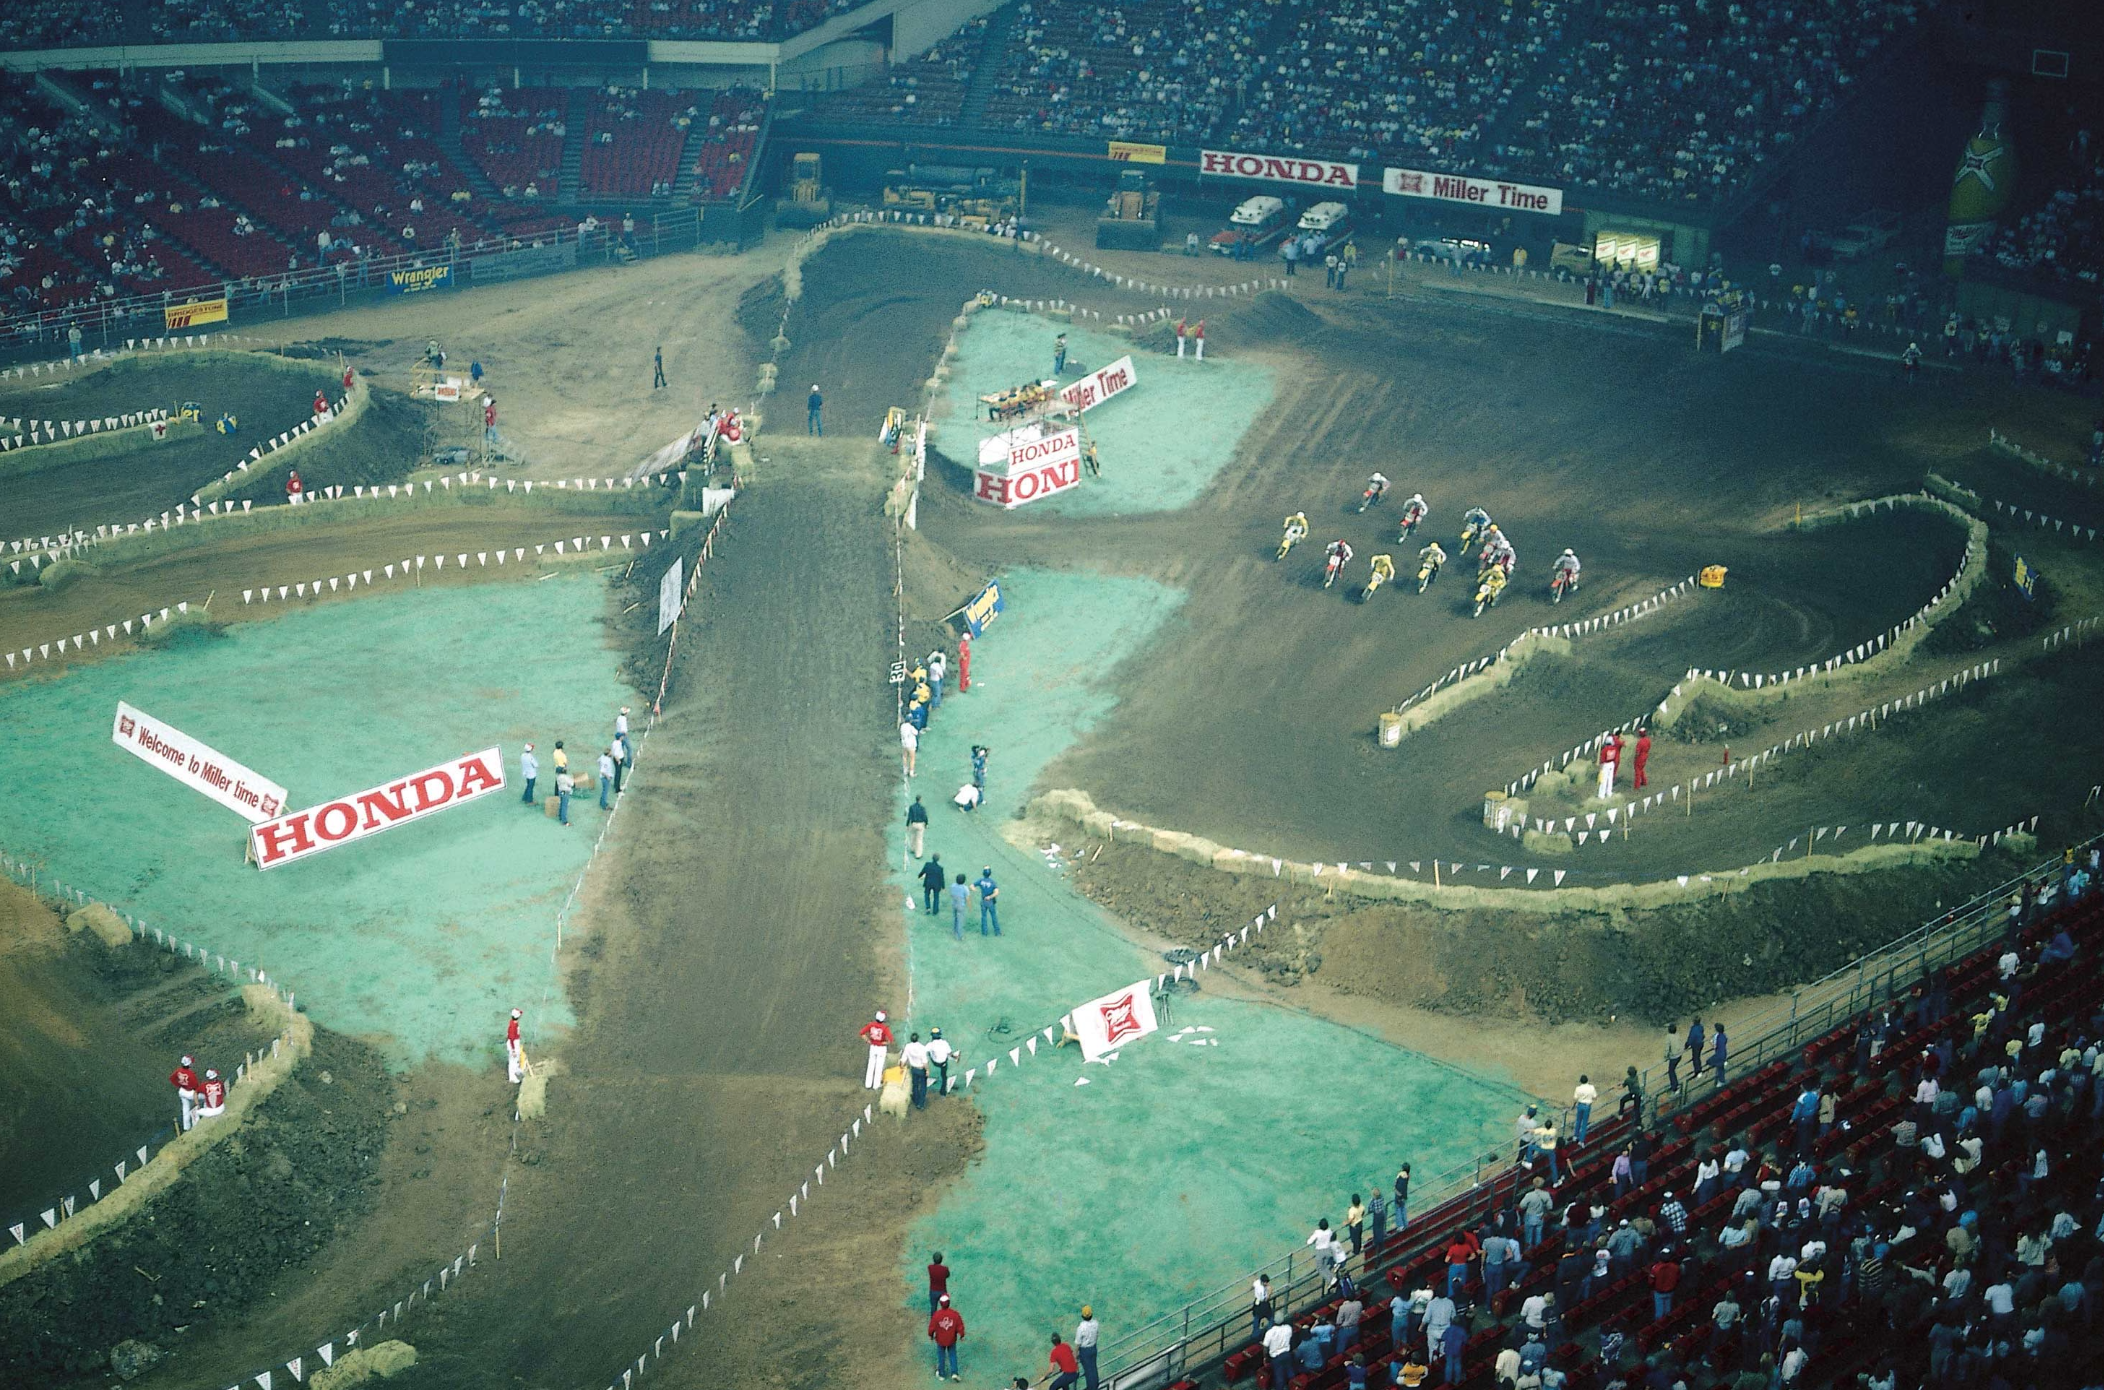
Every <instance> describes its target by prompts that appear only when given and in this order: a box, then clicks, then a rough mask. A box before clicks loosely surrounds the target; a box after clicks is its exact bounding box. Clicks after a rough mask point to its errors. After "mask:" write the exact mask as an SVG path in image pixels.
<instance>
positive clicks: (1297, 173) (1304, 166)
mask: <svg viewBox="0 0 2104 1390" xmlns="http://www.w3.org/2000/svg"><path fill="white" fill-rule="evenodd" d="M1198 172H1199V173H1201V174H1218V175H1220V176H1222V177H1223V178H1230V179H1270V180H1273V181H1274V182H1277V183H1304V184H1311V185H1313V186H1314V187H1317V188H1357V187H1358V186H1359V166H1358V165H1356V164H1339V163H1338V162H1337V161H1336V160H1334V159H1303V158H1301V157H1300V156H1299V155H1271V154H1235V153H1234V152H1233V151H1231V150H1200V151H1199V152H1198Z"/></svg>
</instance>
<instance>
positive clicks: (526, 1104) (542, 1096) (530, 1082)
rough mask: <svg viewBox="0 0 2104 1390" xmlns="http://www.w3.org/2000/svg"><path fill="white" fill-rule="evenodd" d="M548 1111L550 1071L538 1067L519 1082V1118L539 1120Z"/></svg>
mask: <svg viewBox="0 0 2104 1390" xmlns="http://www.w3.org/2000/svg"><path fill="white" fill-rule="evenodd" d="M547 1113H548V1072H547V1070H546V1069H545V1068H536V1069H534V1070H533V1071H530V1072H528V1073H526V1079H525V1080H524V1081H521V1082H520V1083H519V1118H520V1119H522V1120H538V1119H540V1118H541V1117H542V1116H543V1115H545V1114H547Z"/></svg>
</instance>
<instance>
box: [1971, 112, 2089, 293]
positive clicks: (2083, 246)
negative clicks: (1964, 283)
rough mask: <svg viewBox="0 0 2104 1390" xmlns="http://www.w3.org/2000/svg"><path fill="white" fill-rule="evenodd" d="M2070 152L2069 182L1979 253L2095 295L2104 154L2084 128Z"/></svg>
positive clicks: (2005, 265)
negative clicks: (2070, 168)
mask: <svg viewBox="0 0 2104 1390" xmlns="http://www.w3.org/2000/svg"><path fill="white" fill-rule="evenodd" d="M2068 154H2069V157H2070V160H2071V163H2072V169H2073V172H2072V174H2071V176H2070V177H2069V178H2068V179H2067V181H2066V182H2065V184H2064V185H2063V186H2061V187H2059V188H2056V189H2054V190H2053V192H2052V193H2051V194H2050V195H2049V196H2048V197H2047V198H2046V200H2045V202H2044V203H2043V204H2041V205H2040V206H2039V207H2037V208H2036V209H2034V210H2033V211H2031V212H2028V213H2025V214H2024V215H2023V216H2021V217H2018V218H2016V219H2014V220H2013V221H2010V222H2008V223H2007V224H2006V225H2004V226H2003V227H2002V228H2000V229H1999V230H1998V231H1997V232H1996V233H1995V234H1994V236H1993V237H1992V238H1991V239H1990V240H1989V241H1988V242H1987V243H1986V244H1985V245H1983V246H1981V247H1980V248H1979V249H1978V250H1976V251H1975V252H1974V253H1973V254H1974V255H1975V256H1980V257H1984V258H1986V259H1988V260H1991V261H1993V262H1994V263H1995V264H1997V265H1999V266H2002V267H2003V268H2004V269H2008V270H2016V271H2024V272H2028V273H2030V274H2033V275H2038V276H2043V277H2047V278H2050V279H2054V280H2061V281H2066V282H2072V283H2075V284H2080V285H2083V286H2086V287H2088V288H2089V289H2090V290H2091V291H2094V290H2095V288H2096V286H2097V284H2098V281H2099V277H2100V275H2104V150H2100V149H2099V148H2098V147H2097V144H2096V141H2095V140H2094V139H2092V137H2091V134H2090V132H2089V131H2088V130H2087V129H2083V130H2080V131H2077V132H2076V134H2075V137H2074V139H2073V140H2072V141H2071V142H2070V143H2069V147H2068Z"/></svg>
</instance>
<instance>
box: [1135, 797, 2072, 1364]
mask: <svg viewBox="0 0 2104 1390" xmlns="http://www.w3.org/2000/svg"><path fill="white" fill-rule="evenodd" d="M2100 841H2104V836H2096V837H2092V838H2091V839H2089V840H2086V841H2084V842H2082V843H2081V844H2079V845H2077V846H2076V850H2077V852H2078V853H2080V852H2084V851H2087V850H2088V849H2089V848H2091V847H2092V846H2094V845H2097V844H2098V843H2099V842H2100ZM2060 871H2061V861H2060V860H2059V859H2053V860H2049V861H2047V862H2045V863H2043V864H2040V865H2038V866H2037V867H2035V868H2032V869H2028V870H2026V871H2025V872H2023V873H2020V874H2018V875H2017V876H2016V877H2014V878H2012V879H2010V880H2009V881H2008V882H2006V883H2003V884H2001V885H1999V886H1997V887H1995V888H1991V889H1989V890H1987V891H1986V892H1984V893H1981V894H1979V895H1978V896H1976V897H1974V898H1973V899H1972V900H1971V901H1970V902H1968V903H1966V904H1965V905H1964V906H1962V907H1959V908H1956V909H1954V910H1952V911H1951V912H1948V913H1946V914H1944V915H1943V916H1941V917H1939V918H1937V919H1936V920H1934V921H1932V922H1928V923H1925V924H1923V925H1922V926H1920V927H1918V928H1916V929H1915V930H1914V931H1912V932H1909V933H1908V934H1907V935H1905V936H1903V937H1901V938H1899V939H1898V940H1896V941H1893V942H1890V943H1888V944H1886V945H1885V946H1883V947H1880V948H1879V949H1878V950H1876V951H1873V952H1871V953H1869V954H1868V955H1866V956H1864V957H1863V958H1862V959H1860V960H1858V961H1856V962H1855V963H1854V964H1852V965H1848V966H1845V967H1843V968H1841V969H1839V970H1835V971H1833V972H1831V973H1829V974H1827V975H1824V976H1822V977H1821V978H1819V979H1817V980H1814V981H1812V982H1810V983H1809V984H1805V985H1801V986H1799V987H1798V988H1796V989H1794V990H1792V991H1791V993H1790V998H1789V1001H1788V1002H1787V1003H1780V1002H1779V1003H1777V1004H1776V1006H1775V1007H1774V1008H1772V1009H1769V1010H1768V1011H1766V1012H1764V1013H1761V1014H1759V1015H1756V1016H1755V1017H1754V1018H1753V1019H1751V1020H1749V1021H1746V1022H1742V1023H1741V1024H1740V1025H1739V1028H1740V1031H1741V1032H1742V1033H1744V1034H1747V1035H1750V1037H1749V1040H1748V1041H1746V1042H1743V1043H1737V1044H1734V1045H1732V1047H1731V1049H1730V1050H1729V1051H1728V1052H1727V1054H1726V1056H1727V1060H1726V1066H1727V1068H1728V1069H1729V1070H1730V1071H1731V1072H1732V1073H1734V1074H1736V1075H1739V1076H1742V1077H1743V1076H1746V1075H1749V1074H1750V1073H1752V1072H1755V1071H1758V1070H1760V1069H1761V1068H1762V1067H1764V1066H1767V1065H1768V1064H1769V1063H1771V1062H1773V1061H1775V1060H1777V1059H1778V1058H1789V1057H1794V1056H1796V1055H1797V1053H1798V1051H1799V1049H1800V1048H1802V1047H1803V1046H1804V1045H1805V1044H1806V1043H1808V1042H1810V1041H1812V1040H1814V1039H1816V1038H1820V1037H1823V1036H1825V1035H1826V1034H1828V1033H1830V1032H1832V1031H1833V1030H1834V1029H1835V1028H1838V1027H1840V1026H1841V1025H1842V1024H1843V1023H1845V1022H1847V1021H1849V1020H1850V1019H1854V1018H1858V1017H1861V1016H1863V1015H1864V1014H1867V1013H1868V1012H1869V1011H1871V1010H1872V1009H1876V1008H1880V1007H1882V1006H1884V1005H1885V1004H1887V1003H1890V1002H1892V1001H1893V1000H1896V999H1900V998H1903V997H1904V996H1905V995H1906V994H1907V993H1908V992H1909V991H1910V990H1912V989H1913V988H1914V986H1915V985H1916V984H1917V983H1919V982H1920V981H1922V980H1923V979H1924V978H1925V977H1927V976H1928V975H1929V974H1930V972H1932V971H1935V970H1940V969H1942V968H1943V967H1944V966H1947V965H1950V964H1951V963H1953V962H1954V961H1958V960H1962V959H1964V958H1965V957H1967V956H1969V955H1971V954H1973V953H1974V952H1975V951H1977V950H1979V949H1980V948H1981V947H1982V946H1983V945H1985V944H1986V943H1988V942H1989V941H1992V940H1993V939H1995V938H1996V937H1998V936H2000V935H2002V934H2003V932H2004V931H2006V930H2007V923H2008V909H2009V905H2010V902H2011V900H2012V898H2013V897H2015V896H2016V895H2018V894H2020V893H2021V892H2022V890H2023V888H2024V886H2025V885H2026V884H2039V885H2042V886H2043V891H2042V892H2041V894H2040V897H2039V902H2038V905H2039V906H2040V907H2043V906H2045V905H2047V904H2048V903H2049V902H2050V901H2051V895H2052V893H2053V892H2055V891H2057V879H2058V876H2059V874H2060ZM2044 885H2052V886H2044ZM1663 1068H1664V1062H1663V1060H1661V1061H1660V1063H1659V1064H1657V1065H1655V1066H1653V1067H1650V1068H1647V1069H1646V1070H1644V1071H1643V1072H1641V1073H1639V1076H1640V1077H1641V1079H1642V1082H1643V1088H1644V1089H1643V1094H1644V1097H1645V1099H1644V1106H1643V1109H1642V1110H1641V1111H1640V1112H1639V1114H1638V1120H1639V1122H1640V1123H1641V1122H1646V1121H1648V1123H1650V1124H1652V1125H1657V1124H1659V1123H1662V1122H1663V1121H1665V1120H1668V1119H1670V1118H1671V1117H1672V1116H1673V1115H1675V1114H1677V1113H1679V1112H1680V1111H1682V1110H1685V1109H1687V1108H1688V1107H1689V1106H1692V1105H1694V1104H1696V1103H1698V1102H1700V1101H1702V1100H1704V1099H1707V1098H1708V1096H1709V1095H1711V1094H1713V1093H1714V1092H1715V1091H1716V1090H1718V1089H1719V1083H1718V1082H1717V1081H1716V1079H1715V1078H1716V1073H1715V1072H1714V1070H1711V1071H1705V1072H1703V1073H1702V1074H1701V1075H1700V1076H1694V1077H1689V1078H1686V1079H1685V1080H1683V1082H1682V1084H1681V1086H1680V1089H1679V1090H1678V1091H1669V1090H1668V1089H1667V1087H1666V1086H1665V1085H1664V1084H1663V1083H1664V1078H1663V1076H1661V1075H1660V1074H1659V1073H1660V1072H1661V1071H1662V1070H1663ZM1605 1101H1606V1097H1605V1096H1604V1095H1603V1097H1602V1102H1603V1103H1605ZM1550 1108H1552V1109H1553V1108H1555V1107H1550ZM1569 1118H1570V1117H1569V1115H1568V1114H1562V1115H1561V1116H1560V1121H1559V1125H1558V1129H1559V1132H1560V1133H1563V1134H1565V1135H1568V1134H1569V1133H1570V1132H1571V1127H1570V1125H1569V1123H1568V1120H1569ZM1608 1118H1609V1119H1612V1118H1613V1117H1612V1116H1610V1117H1608ZM1606 1122H1607V1121H1606V1120H1603V1121H1602V1123H1603V1124H1604V1123H1606ZM1511 1163H1512V1159H1511V1158H1510V1157H1509V1156H1508V1155H1507V1154H1506V1153H1505V1152H1502V1151H1501V1152H1493V1153H1488V1154H1485V1155H1483V1156H1482V1157H1481V1158H1478V1159H1474V1160H1472V1161H1469V1162H1465V1163H1461V1164H1457V1165H1456V1166H1454V1167H1453V1168H1450V1169H1447V1170H1445V1171H1444V1172H1441V1173H1438V1174H1435V1175H1433V1176H1432V1177H1431V1178H1429V1179H1427V1180H1424V1181H1422V1182H1419V1183H1415V1184H1413V1188H1412V1198H1413V1201H1412V1206H1414V1207H1417V1209H1418V1210H1420V1211H1421V1212H1424V1213H1426V1214H1430V1213H1432V1212H1434V1211H1437V1210H1439V1209H1440V1208H1442V1207H1445V1206H1447V1205H1448V1204H1449V1203H1452V1202H1454V1201H1455V1200H1456V1199H1463V1204H1462V1206H1461V1209H1460V1212H1459V1213H1458V1219H1459V1222H1460V1223H1461V1224H1464V1225H1465V1224H1467V1223H1468V1222H1469V1221H1471V1220H1473V1219H1474V1218H1475V1215H1476V1213H1475V1211H1474V1206H1475V1204H1476V1203H1477V1202H1478V1201H1480V1202H1481V1203H1482V1204H1483V1206H1484V1209H1485V1211H1486V1212H1487V1211H1488V1209H1489V1208H1490V1207H1491V1206H1492V1205H1493V1204H1495V1203H1496V1201H1497V1200H1498V1192H1497V1189H1496V1180H1497V1177H1498V1175H1499V1174H1501V1173H1503V1172H1505V1171H1507V1170H1508V1168H1509V1167H1510V1166H1511ZM1420 1193H1422V1194H1423V1198H1424V1200H1423V1201H1422V1202H1419V1201H1417V1200H1416V1198H1417V1197H1418V1195H1419V1194H1420ZM1418 1224H1419V1225H1420V1226H1421V1225H1422V1224H1423V1223H1422V1222H1419V1223H1418ZM1441 1224H1442V1225H1451V1224H1453V1214H1449V1215H1448V1217H1447V1218H1444V1219H1443V1220H1442V1223H1441ZM1399 1229H1407V1228H1399ZM1412 1258H1416V1253H1415V1252H1412V1251H1411V1250H1410V1247H1409V1245H1408V1244H1407V1243H1402V1245H1401V1248H1400V1249H1399V1250H1398V1252H1397V1253H1396V1254H1395V1255H1394V1256H1393V1257H1392V1258H1388V1259H1383V1260H1378V1261H1376V1262H1374V1263H1372V1264H1370V1265H1369V1267H1368V1268H1367V1270H1366V1274H1367V1276H1369V1277H1371V1276H1373V1275H1376V1274H1379V1273H1380V1272H1382V1271H1384V1270H1386V1269H1388V1268H1389V1267H1391V1266H1393V1265H1395V1264H1399V1263H1402V1262H1403V1261H1405V1260H1408V1259H1412ZM1258 1275H1264V1276H1267V1277H1268V1278H1269V1279H1270V1280H1271V1298H1272V1306H1273V1307H1274V1308H1275V1309H1277V1310H1278V1316H1280V1317H1281V1318H1291V1317H1297V1316H1299V1315H1300V1314H1302V1313H1304V1312H1306V1311H1307V1310H1308V1309H1310V1308H1313V1307H1315V1306H1317V1305H1318V1304H1320V1303H1321V1302H1323V1301H1324V1300H1325V1298H1326V1290H1327V1288H1328V1281H1327V1280H1326V1279H1325V1278H1324V1277H1323V1273H1322V1270H1321V1269H1320V1267H1319V1266H1318V1265H1317V1263H1316V1260H1315V1259H1314V1257H1313V1255H1312V1254H1310V1253H1308V1252H1306V1251H1304V1250H1294V1251H1290V1252H1288V1253H1287V1254H1285V1255H1283V1256H1281V1257H1279V1258H1278V1259H1275V1260H1272V1261H1271V1262H1270V1263H1268V1264H1265V1265H1261V1266H1259V1267H1258V1268H1256V1269H1253V1270H1251V1271H1249V1273H1247V1274H1245V1275H1243V1276H1241V1277H1240V1278H1239V1279H1236V1280H1234V1281H1232V1282H1230V1283H1228V1284H1225V1285H1222V1286H1220V1287H1217V1288H1215V1289H1213V1290H1211V1291H1210V1292H1208V1293H1204V1294H1201V1295H1199V1296H1198V1297H1196V1298H1194V1299H1192V1300H1191V1301H1190V1302H1188V1303H1186V1304H1184V1305H1183V1306H1182V1307H1181V1308H1178V1309H1176V1310H1174V1311H1173V1312H1170V1313H1167V1314H1165V1315H1163V1316H1162V1317H1159V1318H1156V1319H1155V1320H1154V1321H1153V1322H1150V1323H1147V1324H1145V1325H1144V1326H1141V1327H1138V1328H1135V1329H1134V1330H1132V1331H1131V1332H1129V1333H1127V1334H1125V1335H1124V1336H1122V1337H1120V1338H1118V1339H1117V1340H1116V1341H1114V1342H1110V1343H1106V1344H1105V1346H1104V1348H1103V1351H1102V1364H1103V1366H1104V1368H1105V1379H1106V1380H1108V1381H1109V1383H1110V1384H1111V1386H1112V1387H1113V1390H1157V1387H1161V1386H1166V1385H1168V1384H1170V1383H1172V1382H1173V1381H1175V1380H1178V1379H1180V1378H1183V1377H1186V1376H1190V1375H1192V1374H1193V1372H1194V1370H1195V1371H1198V1372H1203V1371H1204V1370H1205V1369H1207V1368H1209V1367H1211V1366H1213V1365H1216V1364H1217V1363H1218V1362H1220V1361H1221V1360H1222V1359H1224V1358H1225V1357H1226V1356H1227V1355H1228V1354H1229V1353H1230V1352H1233V1351H1235V1350H1237V1349H1239V1348H1241V1347H1244V1346H1247V1345H1248V1344H1249V1343H1250V1342H1251V1341H1252V1340H1253V1338H1252V1336H1251V1332H1250V1307H1251V1288H1252V1285H1253V1284H1254V1282H1255V1280H1256V1278H1257V1276H1258ZM1363 1282H1364V1281H1363V1280H1362V1283H1363Z"/></svg>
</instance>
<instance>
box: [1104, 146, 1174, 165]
mask: <svg viewBox="0 0 2104 1390" xmlns="http://www.w3.org/2000/svg"><path fill="white" fill-rule="evenodd" d="M1110 157H1111V158H1112V159H1115V160H1120V161H1122V162H1123V163H1126V164H1167V163H1168V162H1169V147H1168V146H1167V145H1135V144H1133V143H1132V142H1131V141H1130V140H1113V141H1111V142H1110Z"/></svg>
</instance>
